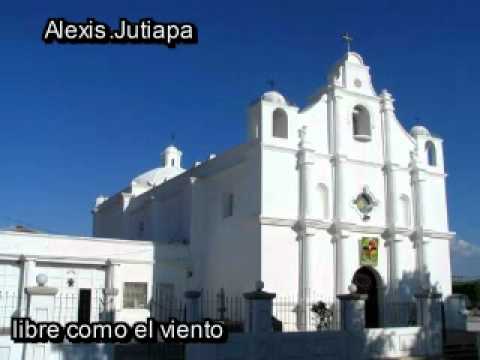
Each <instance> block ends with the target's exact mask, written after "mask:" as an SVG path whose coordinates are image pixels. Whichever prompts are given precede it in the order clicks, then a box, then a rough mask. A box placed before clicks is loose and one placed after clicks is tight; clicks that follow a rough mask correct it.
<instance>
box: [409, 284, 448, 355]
mask: <svg viewBox="0 0 480 360" xmlns="http://www.w3.org/2000/svg"><path fill="white" fill-rule="evenodd" d="M415 297H416V299H417V320H418V322H419V324H420V325H421V326H422V328H423V331H424V334H425V351H426V354H427V355H438V354H441V353H442V345H443V344H442V294H439V293H434V292H431V291H425V292H422V293H419V294H416V295H415Z"/></svg>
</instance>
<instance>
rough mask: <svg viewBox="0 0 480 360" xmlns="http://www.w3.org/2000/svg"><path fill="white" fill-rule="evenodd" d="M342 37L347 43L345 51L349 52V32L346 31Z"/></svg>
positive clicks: (350, 38) (350, 40)
mask: <svg viewBox="0 0 480 360" xmlns="http://www.w3.org/2000/svg"><path fill="white" fill-rule="evenodd" d="M342 39H343V40H345V42H346V43H347V52H350V47H351V44H352V41H353V37H351V36H350V34H349V33H348V32H347V33H345V34H343V35H342Z"/></svg>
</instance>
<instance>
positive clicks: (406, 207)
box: [399, 194, 412, 227]
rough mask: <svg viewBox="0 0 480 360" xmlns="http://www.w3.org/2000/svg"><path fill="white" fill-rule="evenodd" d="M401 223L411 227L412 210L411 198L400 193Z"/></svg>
mask: <svg viewBox="0 0 480 360" xmlns="http://www.w3.org/2000/svg"><path fill="white" fill-rule="evenodd" d="M399 218H400V223H401V224H402V225H403V226H405V227H409V226H410V223H411V221H412V220H411V212H410V199H409V198H408V196H407V195H405V194H402V195H400V214H399Z"/></svg>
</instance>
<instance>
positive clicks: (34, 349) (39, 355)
mask: <svg viewBox="0 0 480 360" xmlns="http://www.w3.org/2000/svg"><path fill="white" fill-rule="evenodd" d="M36 281H37V286H31V287H27V288H25V292H26V293H27V296H28V308H27V317H29V318H30V319H32V320H33V321H36V322H39V321H42V322H43V321H53V320H54V307H55V295H56V294H57V293H58V289H57V288H54V287H49V286H46V284H47V281H48V277H47V275H45V274H38V275H37V277H36ZM25 345H26V346H25V354H26V357H25V359H28V360H30V359H32V360H34V359H49V356H50V345H51V344H50V343H49V342H46V343H44V344H42V343H38V344H37V343H35V344H28V343H27V344H25Z"/></svg>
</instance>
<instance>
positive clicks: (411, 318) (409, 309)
mask: <svg viewBox="0 0 480 360" xmlns="http://www.w3.org/2000/svg"><path fill="white" fill-rule="evenodd" d="M383 314H384V326H385V327H408V326H417V325H418V319H417V304H416V303H415V302H386V303H385V304H384V312H383Z"/></svg>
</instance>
